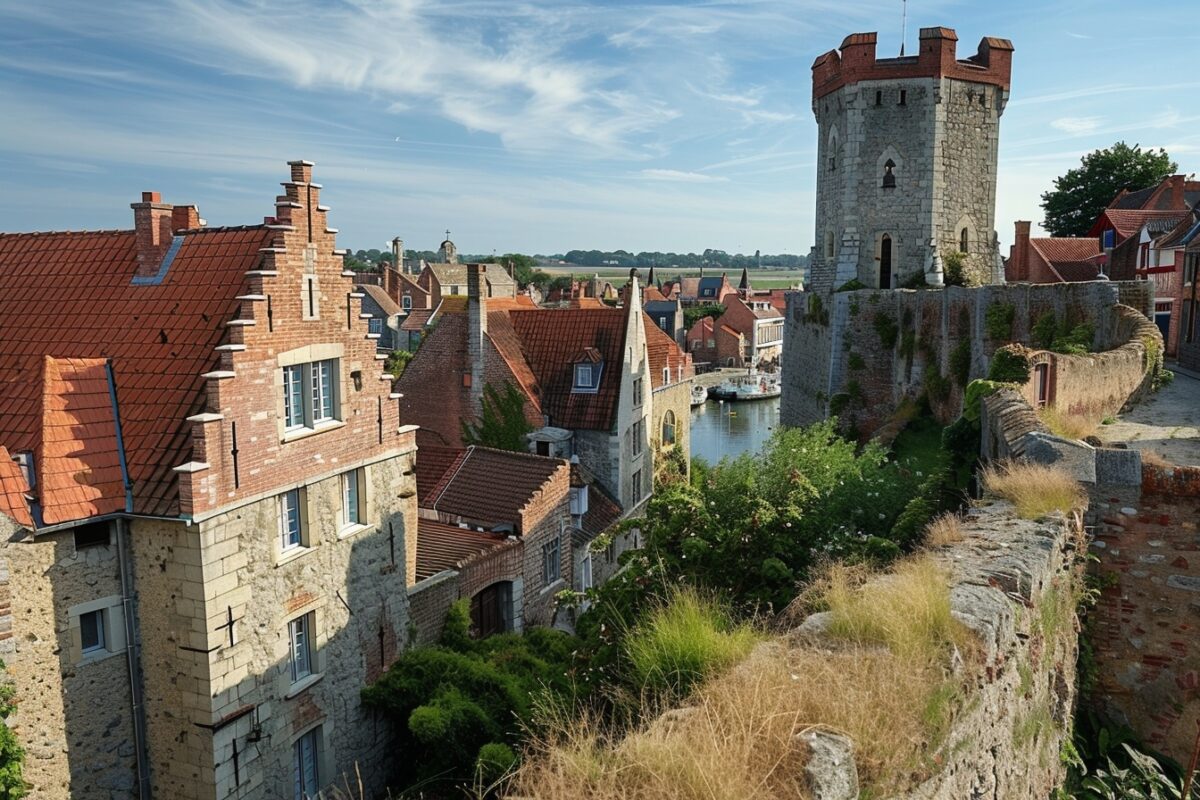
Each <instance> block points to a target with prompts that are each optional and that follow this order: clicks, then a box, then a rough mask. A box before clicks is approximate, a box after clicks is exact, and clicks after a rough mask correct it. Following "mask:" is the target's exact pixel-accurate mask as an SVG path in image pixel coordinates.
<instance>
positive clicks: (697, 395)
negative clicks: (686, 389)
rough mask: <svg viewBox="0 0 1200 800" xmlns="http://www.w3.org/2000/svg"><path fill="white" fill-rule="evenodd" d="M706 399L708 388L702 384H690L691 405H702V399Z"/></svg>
mask: <svg viewBox="0 0 1200 800" xmlns="http://www.w3.org/2000/svg"><path fill="white" fill-rule="evenodd" d="M707 399H708V389H706V388H705V387H703V386H695V385H693V386H692V405H693V406H702V405H704V401H705V400H707Z"/></svg>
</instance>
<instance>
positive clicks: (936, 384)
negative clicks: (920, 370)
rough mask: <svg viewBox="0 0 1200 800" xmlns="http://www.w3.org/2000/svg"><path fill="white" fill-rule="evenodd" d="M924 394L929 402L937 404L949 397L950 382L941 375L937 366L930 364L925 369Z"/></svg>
mask: <svg viewBox="0 0 1200 800" xmlns="http://www.w3.org/2000/svg"><path fill="white" fill-rule="evenodd" d="M925 393H926V394H927V395H928V396H929V399H930V400H935V401H937V402H943V401H945V400H946V399H948V398H949V397H950V380H949V379H948V378H946V376H944V375H942V372H941V370H939V369H938V367H937V364H933V363H930V364H928V365H926V367H925Z"/></svg>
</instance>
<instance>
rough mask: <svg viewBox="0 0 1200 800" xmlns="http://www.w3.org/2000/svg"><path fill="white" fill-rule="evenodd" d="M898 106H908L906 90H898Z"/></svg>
mask: <svg viewBox="0 0 1200 800" xmlns="http://www.w3.org/2000/svg"><path fill="white" fill-rule="evenodd" d="M900 105H902V106H906V105H908V90H907V89H901V90H900Z"/></svg>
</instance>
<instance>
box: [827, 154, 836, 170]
mask: <svg viewBox="0 0 1200 800" xmlns="http://www.w3.org/2000/svg"><path fill="white" fill-rule="evenodd" d="M829 171H830V172H835V171H837V156H830V157H829Z"/></svg>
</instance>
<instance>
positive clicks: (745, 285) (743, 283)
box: [738, 267, 750, 292]
mask: <svg viewBox="0 0 1200 800" xmlns="http://www.w3.org/2000/svg"><path fill="white" fill-rule="evenodd" d="M738 289H740V290H741V291H743V292H748V291H750V273H749V271H747V269H746V268H745V267H742V279H741V280H740V281H739V282H738Z"/></svg>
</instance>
